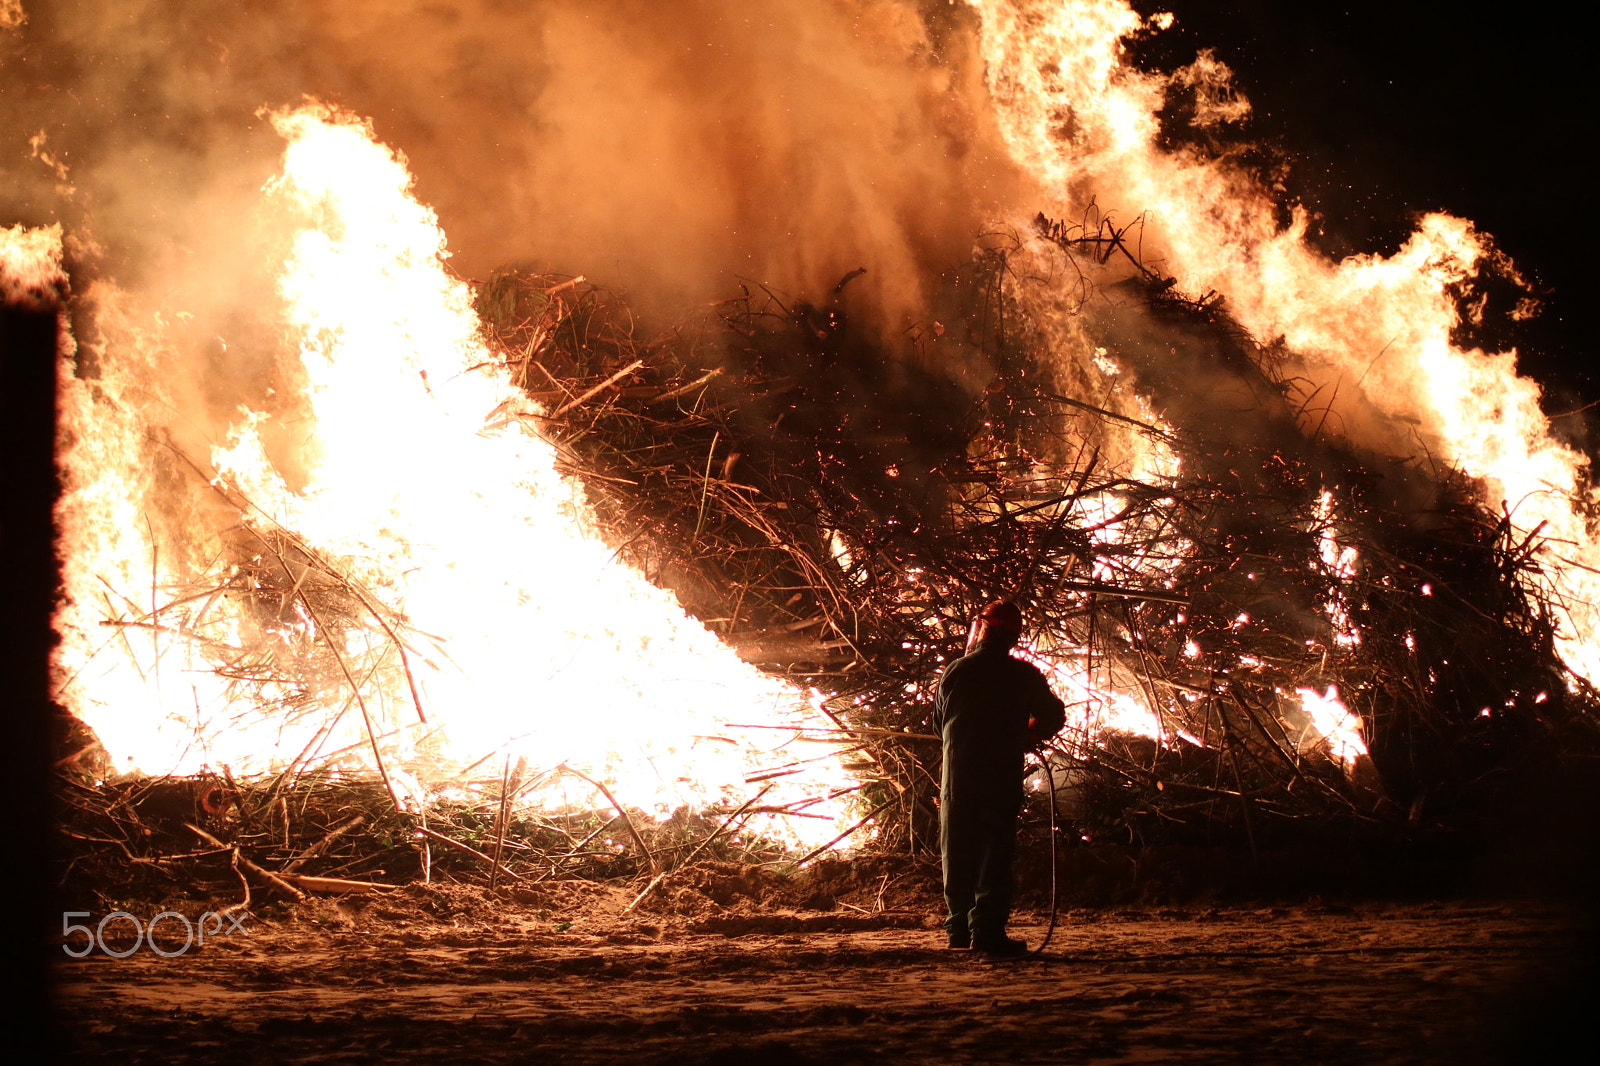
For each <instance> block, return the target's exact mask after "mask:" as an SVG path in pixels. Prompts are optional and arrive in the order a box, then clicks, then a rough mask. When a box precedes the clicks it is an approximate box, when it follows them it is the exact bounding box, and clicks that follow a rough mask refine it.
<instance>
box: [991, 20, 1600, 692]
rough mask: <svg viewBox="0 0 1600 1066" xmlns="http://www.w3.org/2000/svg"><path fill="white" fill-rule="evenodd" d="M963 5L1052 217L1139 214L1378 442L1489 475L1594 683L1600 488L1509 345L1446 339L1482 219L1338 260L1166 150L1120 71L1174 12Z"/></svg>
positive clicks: (1197, 74) (1202, 67)
mask: <svg viewBox="0 0 1600 1066" xmlns="http://www.w3.org/2000/svg"><path fill="white" fill-rule="evenodd" d="M970 2H971V4H972V6H973V7H974V8H975V9H976V10H977V11H978V13H979V14H980V16H981V19H982V23H983V43H984V55H985V59H986V61H987V64H988V72H987V77H988V83H989V85H990V88H991V91H992V94H993V97H994V101H995V105H996V109H997V114H998V117H999V120H1000V126H1001V131H1002V134H1003V136H1004V139H1005V143H1006V147H1007V149H1008V151H1009V152H1010V153H1011V155H1012V156H1013V158H1014V159H1016V160H1017V162H1018V163H1020V164H1022V165H1023V166H1024V167H1026V168H1027V169H1028V170H1029V171H1030V172H1031V173H1033V174H1034V175H1036V176H1037V177H1038V178H1039V180H1040V182H1041V185H1042V186H1043V187H1044V188H1045V189H1047V190H1049V191H1051V192H1052V193H1053V194H1054V195H1056V196H1057V197H1059V204H1058V210H1059V211H1060V213H1061V214H1063V215H1065V216H1068V217H1077V216H1078V215H1079V214H1081V212H1082V210H1083V209H1084V207H1085V205H1087V204H1088V203H1090V202H1097V204H1098V206H1099V208H1100V209H1102V210H1105V211H1108V212H1112V211H1121V212H1123V213H1124V214H1125V216H1126V217H1127V218H1129V219H1131V217H1132V216H1134V215H1136V214H1140V213H1142V214H1143V217H1144V220H1145V222H1146V233H1147V238H1146V241H1147V247H1148V248H1150V249H1152V250H1153V251H1155V252H1156V254H1159V255H1160V256H1161V257H1162V261H1161V265H1162V269H1163V270H1164V271H1165V272H1167V273H1169V274H1171V275H1172V276H1174V277H1175V278H1176V279H1177V281H1178V284H1179V285H1180V286H1181V287H1182V288H1183V289H1185V290H1187V291H1190V292H1197V293H1199V292H1208V291H1214V292H1218V293H1221V294H1224V295H1225V296H1226V297H1227V298H1228V301H1229V306H1230V308H1231V310H1232V311H1233V313H1234V314H1235V315H1236V316H1237V317H1238V319H1239V321H1240V322H1241V323H1242V324H1243V325H1244V326H1245V327H1246V328H1247V329H1249V330H1251V331H1252V332H1253V333H1254V334H1255V335H1257V336H1259V337H1263V338H1276V337H1282V338H1283V339H1284V340H1285V342H1286V343H1287V344H1288V346H1289V347H1290V348H1291V349H1294V350H1296V351H1298V352H1300V353H1303V354H1304V355H1305V356H1307V357H1308V358H1310V359H1312V360H1314V361H1317V360H1320V361H1321V363H1322V364H1323V367H1322V373H1323V375H1324V376H1325V379H1326V381H1327V382H1328V383H1329V384H1333V383H1338V385H1339V386H1340V387H1341V388H1342V389H1343V390H1344V394H1345V395H1346V396H1353V395H1357V394H1360V395H1362V396H1363V397H1364V399H1365V401H1366V402H1367V403H1369V404H1371V405H1372V406H1373V407H1374V408H1376V410H1378V411H1379V412H1381V413H1382V415H1385V416H1387V417H1388V418H1389V419H1390V420H1392V421H1391V422H1390V423H1389V425H1388V426H1387V427H1382V428H1381V429H1374V428H1373V427H1371V426H1362V427H1360V432H1361V435H1362V436H1363V437H1365V438H1368V440H1367V442H1368V443H1372V438H1374V437H1376V436H1377V435H1378V434H1379V433H1387V434H1389V435H1390V436H1391V437H1392V438H1393V447H1395V448H1396V449H1397V450H1398V449H1400V448H1408V449H1409V448H1411V447H1412V446H1413V445H1421V447H1422V449H1423V450H1425V451H1426V452H1427V453H1430V454H1434V455H1439V456H1441V457H1442V458H1443V459H1445V460H1446V461H1447V462H1449V463H1451V464H1453V465H1455V466H1457V467H1459V468H1460V469H1461V470H1463V471H1465V472H1466V473H1467V474H1469V475H1471V476H1473V477H1477V478H1482V479H1485V480H1486V481H1487V482H1489V484H1490V490H1491V491H1492V492H1495V493H1497V494H1498V495H1499V497H1500V498H1501V499H1504V500H1505V501H1506V507H1507V509H1508V511H1509V513H1510V515H1511V517H1512V519H1513V521H1514V522H1515V525H1516V526H1517V527H1518V528H1520V529H1522V530H1523V531H1524V532H1525V533H1526V532H1531V531H1534V530H1539V531H1540V533H1541V535H1542V536H1543V537H1544V538H1545V540H1546V541H1547V543H1548V545H1549V547H1550V549H1551V553H1550V554H1551V562H1552V564H1553V566H1552V569H1551V571H1550V572H1551V574H1552V575H1553V580H1554V583H1555V588H1554V589H1553V591H1554V593H1555V597H1554V598H1555V600H1556V602H1558V603H1560V604H1562V605H1563V606H1564V608H1565V610H1566V614H1567V617H1566V625H1565V626H1564V627H1563V629H1562V632H1561V633H1560V634H1559V635H1558V637H1557V641H1558V647H1559V649H1560V652H1561V654H1562V656H1563V658H1564V659H1565V660H1566V661H1567V663H1568V665H1569V666H1570V667H1571V668H1572V669H1573V670H1574V671H1575V672H1576V673H1578V674H1580V675H1582V676H1584V677H1586V678H1588V679H1589V680H1590V681H1595V680H1600V642H1597V641H1596V639H1595V633H1596V631H1597V628H1600V615H1597V613H1596V612H1597V604H1600V540H1597V539H1596V537H1595V536H1594V534H1593V532H1592V531H1591V530H1590V529H1589V528H1588V526H1587V524H1586V520H1585V517H1584V516H1585V514H1586V513H1593V511H1594V508H1595V506H1596V504H1597V503H1600V495H1597V493H1596V490H1595V489H1593V488H1591V487H1589V486H1588V485H1587V484H1586V482H1585V480H1584V478H1583V471H1584V469H1585V467H1586V464H1587V460H1586V459H1585V457H1584V456H1583V455H1581V454H1580V453H1578V452H1576V451H1574V450H1573V449H1571V448H1569V447H1567V446H1565V445H1563V444H1562V443H1560V442H1559V441H1557V440H1556V439H1555V438H1554V437H1553V435H1552V434H1551V432H1550V425H1549V421H1548V419H1546V417H1545V416H1544V414H1543V413H1542V412H1541V411H1540V409H1539V396H1540V390H1539V387H1538V385H1537V384H1535V383H1534V382H1532V381H1530V380H1528V379H1526V378H1522V377H1518V376H1517V374H1516V371H1515V362H1516V357H1515V353H1514V352H1503V353H1488V352H1482V351H1476V350H1463V349H1460V348H1458V347H1456V346H1455V345H1453V344H1452V343H1451V341H1450V333H1451V330H1452V329H1453V328H1454V327H1455V326H1456V325H1458V324H1459V311H1458V308H1457V300H1456V298H1455V296H1454V295H1453V289H1454V288H1455V287H1456V286H1457V285H1458V284H1459V283H1460V282H1461V281H1462V280H1464V279H1465V278H1467V277H1469V276H1470V275H1472V274H1473V273H1474V272H1475V271H1476V270H1477V269H1478V268H1479V267H1480V266H1482V265H1483V264H1484V261H1485V260H1486V259H1488V258H1491V257H1493V256H1494V255H1495V253H1494V252H1493V251H1492V250H1491V248H1490V247H1489V245H1488V244H1487V243H1486V241H1485V239H1484V238H1483V236H1482V235H1481V234H1479V233H1478V232H1477V230H1476V229H1475V228H1474V227H1473V225H1472V224H1471V223H1470V222H1467V221H1464V220H1462V219H1458V218H1452V217H1450V216H1448V215H1444V214H1430V215H1428V216H1426V217H1425V218H1423V219H1422V220H1421V222H1420V223H1419V225H1418V227H1417V230H1416V232H1415V233H1413V234H1412V236H1411V238H1410V239H1409V240H1408V241H1407V242H1406V243H1405V245H1404V246H1403V247H1402V248H1401V249H1400V250H1399V251H1398V252H1396V253H1395V254H1394V255H1392V256H1388V257H1382V256H1371V255H1365V256H1353V257H1351V258H1349V259H1346V260H1343V261H1341V262H1332V261H1330V260H1329V259H1328V258H1327V257H1325V256H1323V255H1322V254H1320V253H1319V252H1317V251H1316V250H1315V249H1314V248H1312V247H1311V245H1310V244H1309V243H1308V241H1307V240H1306V231H1307V226H1308V219H1307V217H1306V215H1305V213H1304V212H1303V211H1302V210H1299V209H1298V208H1297V209H1296V210H1295V211H1294V213H1293V217H1292V221H1291V223H1290V224H1289V225H1288V226H1286V227H1285V226H1280V225H1279V223H1278V221H1277V209H1276V204H1275V201H1274V199H1273V197H1272V195H1271V194H1270V192H1269V191H1268V190H1267V189H1266V188H1264V187H1263V186H1261V185H1260V184H1259V183H1258V182H1257V181H1255V180H1254V179H1253V178H1251V177H1249V176H1248V175H1246V174H1243V173H1240V172H1238V171H1237V170H1235V169H1233V168H1230V167H1229V166H1228V165H1226V164H1225V163H1218V162H1216V161H1211V160H1204V159H1200V158H1197V157H1194V156H1191V155H1188V154H1185V153H1181V152H1168V151H1165V150H1163V149H1162V148H1161V147H1159V145H1158V135H1159V132H1160V128H1159V123H1158V121H1157V117H1156V113H1157V110H1158V109H1159V107H1160V106H1161V103H1162V101H1163V95H1162V93H1163V86H1164V79H1162V78H1160V77H1158V76H1155V75H1149V74H1143V73H1140V72H1138V71H1136V70H1134V69H1132V68H1131V67H1129V66H1127V65H1126V64H1125V63H1123V62H1122V48H1123V42H1124V41H1125V40H1126V39H1127V38H1128V37H1130V36H1131V35H1133V34H1137V33H1140V32H1148V31H1149V30H1151V29H1158V28H1163V27H1165V26H1166V25H1169V24H1170V23H1171V16H1170V15H1156V16H1153V17H1152V18H1151V19H1150V20H1149V21H1148V22H1147V21H1146V20H1143V19H1141V18H1140V16H1139V15H1138V14H1136V13H1135V12H1134V11H1133V9H1132V8H1131V7H1130V6H1129V5H1128V4H1127V3H1126V2H1125V0H970ZM1184 75H1185V76H1186V77H1188V78H1189V79H1191V80H1192V81H1196V82H1199V83H1202V84H1203V85H1209V86H1211V87H1212V89H1213V90H1214V91H1212V92H1211V93H1208V94H1202V97H1203V99H1206V100H1209V101H1210V102H1211V106H1212V109H1213V112H1214V114H1213V116H1212V117H1214V118H1216V119H1218V120H1228V119H1232V118H1236V117H1238V116H1239V115H1241V114H1242V113H1244V110H1245V107H1244V105H1243V104H1242V101H1241V100H1240V99H1239V98H1238V96H1237V95H1236V94H1234V93H1232V91H1231V88H1230V86H1229V85H1228V84H1227V78H1228V74H1227V71H1226V70H1225V68H1221V67H1220V66H1219V65H1218V64H1216V63H1214V62H1211V61H1209V60H1208V59H1206V58H1205V57H1202V60H1201V61H1199V62H1198V63H1197V64H1196V65H1195V66H1193V67H1192V68H1190V70H1189V71H1187V72H1184ZM1346 410H1349V411H1351V412H1352V413H1351V414H1350V415H1349V417H1350V418H1351V420H1352V421H1354V419H1355V414H1354V413H1353V406H1352V405H1348V404H1347V405H1346ZM1340 414H1341V415H1342V414H1343V412H1340ZM1352 428H1354V427H1352ZM1412 432H1415V433H1416V435H1417V437H1420V438H1421V439H1420V440H1416V439H1414V438H1411V437H1410V434H1411V433H1412Z"/></svg>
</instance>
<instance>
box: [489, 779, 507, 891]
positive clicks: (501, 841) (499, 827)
mask: <svg viewBox="0 0 1600 1066" xmlns="http://www.w3.org/2000/svg"><path fill="white" fill-rule="evenodd" d="M510 806H511V755H510V754H509V753H507V755H506V768H505V771H504V772H503V773H501V775H500V814H499V816H498V817H496V818H495V825H494V858H493V859H491V860H490V866H491V868H490V870H489V890H490V891H491V892H492V891H494V886H495V882H496V881H497V880H499V878H500V856H501V855H502V854H504V853H505V847H506V821H507V815H508V813H509V808H510Z"/></svg>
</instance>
